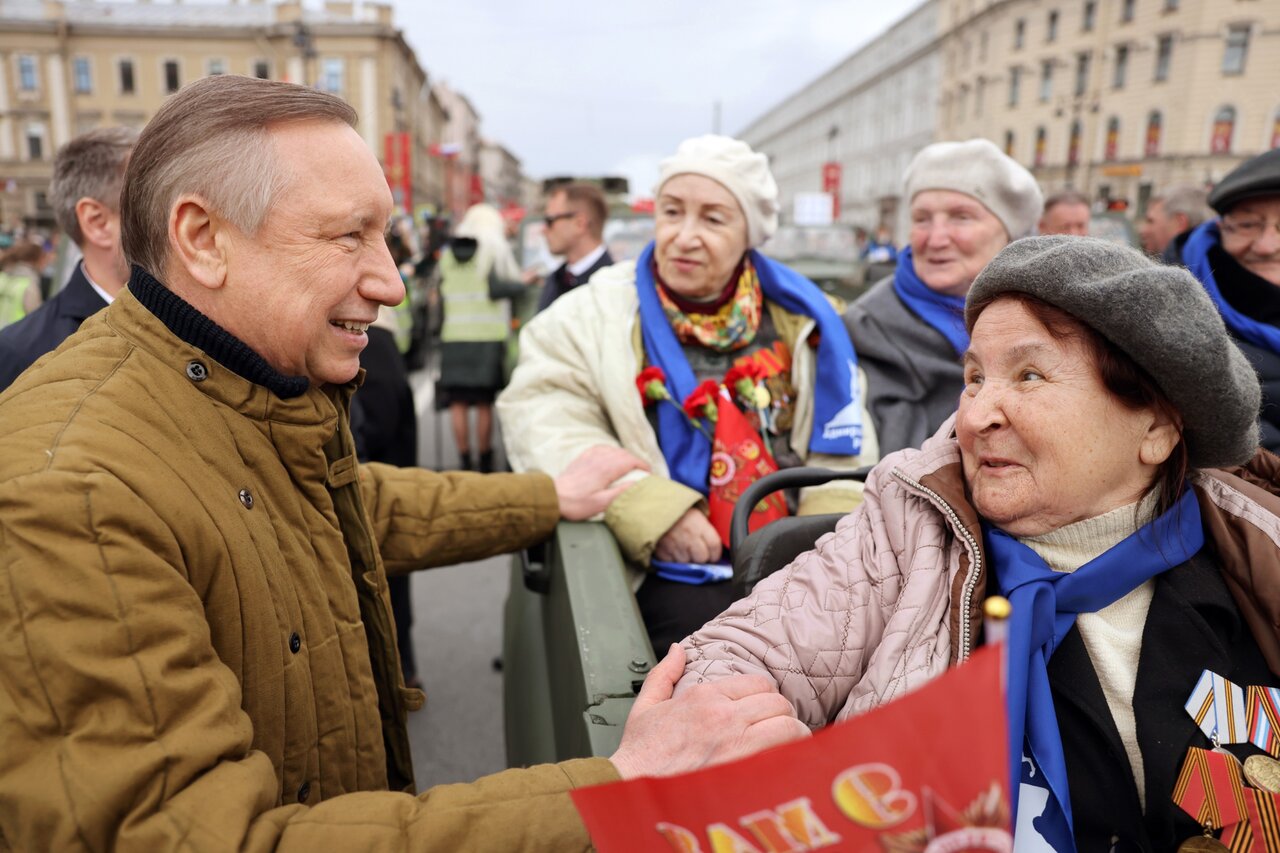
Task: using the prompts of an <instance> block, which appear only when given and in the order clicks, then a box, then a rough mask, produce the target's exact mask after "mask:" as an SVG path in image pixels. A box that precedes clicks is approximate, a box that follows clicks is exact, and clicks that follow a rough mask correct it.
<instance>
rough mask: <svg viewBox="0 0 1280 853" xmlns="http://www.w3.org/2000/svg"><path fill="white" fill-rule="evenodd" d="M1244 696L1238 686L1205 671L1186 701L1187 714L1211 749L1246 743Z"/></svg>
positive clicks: (1247, 719)
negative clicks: (1211, 744) (1224, 745)
mask: <svg viewBox="0 0 1280 853" xmlns="http://www.w3.org/2000/svg"><path fill="white" fill-rule="evenodd" d="M1245 694H1246V691H1245V689H1244V688H1243V687H1241V686H1240V685H1238V684H1235V683H1233V682H1230V681H1227V679H1225V678H1223V677H1222V676H1221V675H1218V674H1217V673H1216V672H1211V671H1210V670H1207V669H1206V670H1205V671H1204V672H1202V673H1201V674H1200V680H1199V681H1197V682H1196V687H1195V689H1194V690H1192V691H1191V698H1190V699H1188V700H1187V704H1186V709H1187V713H1188V714H1190V715H1191V719H1193V720H1195V721H1196V725H1197V726H1199V727H1200V730H1201V731H1202V732H1204V733H1205V736H1206V737H1208V738H1209V739H1210V740H1211V741H1213V744H1214V746H1220V745H1221V744H1224V743H1245V742H1246V741H1248V740H1249V735H1250V732H1249V716H1250V715H1249V712H1248V708H1247V707H1246V705H1245Z"/></svg>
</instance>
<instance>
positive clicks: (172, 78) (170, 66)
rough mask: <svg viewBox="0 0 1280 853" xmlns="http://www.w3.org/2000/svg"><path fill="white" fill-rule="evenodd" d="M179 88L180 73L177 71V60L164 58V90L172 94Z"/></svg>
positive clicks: (180, 81) (180, 84)
mask: <svg viewBox="0 0 1280 853" xmlns="http://www.w3.org/2000/svg"><path fill="white" fill-rule="evenodd" d="M181 88H182V75H181V74H180V73H179V72H178V60H176V59H166V60H165V61H164V90H165V91H166V92H168V93H169V94H171V95H172V94H173V93H174V92H176V91H178V90H179V89H181Z"/></svg>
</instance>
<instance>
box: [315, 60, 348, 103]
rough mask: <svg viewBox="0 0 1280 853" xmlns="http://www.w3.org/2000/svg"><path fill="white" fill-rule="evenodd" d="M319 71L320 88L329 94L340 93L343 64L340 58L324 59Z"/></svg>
mask: <svg viewBox="0 0 1280 853" xmlns="http://www.w3.org/2000/svg"><path fill="white" fill-rule="evenodd" d="M322 67H323V70H322V71H321V72H320V86H319V88H320V90H321V91H322V92H328V93H329V94H331V95H341V94H342V72H343V70H344V64H343V61H342V60H341V59H337V58H335V57H330V58H328V59H326V60H325V61H324V65H323V66H322Z"/></svg>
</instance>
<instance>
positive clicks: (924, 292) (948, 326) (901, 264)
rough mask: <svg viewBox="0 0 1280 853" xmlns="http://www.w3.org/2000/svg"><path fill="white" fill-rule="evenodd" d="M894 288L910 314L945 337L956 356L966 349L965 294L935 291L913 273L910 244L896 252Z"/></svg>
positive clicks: (914, 269)
mask: <svg viewBox="0 0 1280 853" xmlns="http://www.w3.org/2000/svg"><path fill="white" fill-rule="evenodd" d="M893 290H894V292H895V293H897V294H898V298H899V299H901V300H902V301H903V302H905V303H906V305H907V307H908V308H910V309H911V311H912V313H914V314H915V315H916V316H917V317H919V318H920V319H921V320H924V321H925V322H926V323H928V324H929V325H930V326H932V327H933V328H935V329H937V330H938V331H939V332H940V333H941V334H942V336H943V337H944V338H946V339H947V341H948V343H950V344H951V348H952V349H954V350H955V351H956V355H964V351H965V350H967V349H968V348H969V332H968V331H966V330H965V327H964V297H963V296H948V295H947V294H945V293H938V292H937V291H935V290H931V289H930V288H929V285H927V284H925V283H924V282H923V281H921V280H920V277H919V276H917V275H916V268H915V265H914V263H913V262H912V257H911V247H910V246H908V247H907V248H905V249H903V250H902V251H901V252H899V253H898V266H897V268H895V269H894V271H893Z"/></svg>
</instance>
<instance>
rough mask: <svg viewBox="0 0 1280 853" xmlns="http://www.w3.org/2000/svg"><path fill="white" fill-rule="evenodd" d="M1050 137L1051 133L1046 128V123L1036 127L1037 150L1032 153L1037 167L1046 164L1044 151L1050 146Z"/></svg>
mask: <svg viewBox="0 0 1280 853" xmlns="http://www.w3.org/2000/svg"><path fill="white" fill-rule="evenodd" d="M1048 138H1049V134H1048V132H1047V131H1046V130H1045V129H1044V125H1040V126H1039V127H1037V128H1036V150H1035V153H1034V154H1033V155H1032V165H1034V166H1037V167H1039V166H1043V165H1044V152H1045V149H1046V148H1048V147H1049V143H1048Z"/></svg>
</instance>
